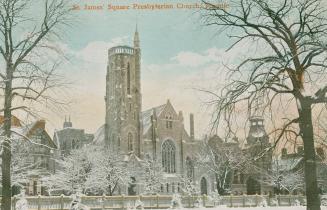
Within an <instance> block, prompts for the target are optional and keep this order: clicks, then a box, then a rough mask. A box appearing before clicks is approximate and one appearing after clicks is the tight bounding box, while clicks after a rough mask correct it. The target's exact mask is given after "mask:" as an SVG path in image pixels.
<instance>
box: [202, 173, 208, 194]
mask: <svg viewBox="0 0 327 210" xmlns="http://www.w3.org/2000/svg"><path fill="white" fill-rule="evenodd" d="M201 195H208V183H207V179H206V178H204V177H202V178H201Z"/></svg>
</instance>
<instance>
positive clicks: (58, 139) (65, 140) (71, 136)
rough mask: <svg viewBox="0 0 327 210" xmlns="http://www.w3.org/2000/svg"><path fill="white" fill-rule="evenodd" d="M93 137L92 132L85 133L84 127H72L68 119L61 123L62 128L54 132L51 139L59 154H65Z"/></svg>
mask: <svg viewBox="0 0 327 210" xmlns="http://www.w3.org/2000/svg"><path fill="white" fill-rule="evenodd" d="M93 138H94V135H93V134H87V133H85V131H84V129H77V128H73V123H72V122H71V120H70V117H69V120H68V121H67V119H66V118H65V122H64V123H63V129H61V130H56V131H55V132H54V136H53V141H54V142H55V143H56V145H57V146H58V149H59V153H60V154H59V155H63V156H64V155H67V154H69V153H70V151H71V150H73V149H78V148H80V147H82V146H83V145H86V144H89V143H90V142H92V140H93Z"/></svg>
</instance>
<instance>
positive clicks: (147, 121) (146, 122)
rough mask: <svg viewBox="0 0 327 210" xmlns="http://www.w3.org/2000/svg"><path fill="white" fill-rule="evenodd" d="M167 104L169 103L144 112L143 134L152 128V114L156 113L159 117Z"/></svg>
mask: <svg viewBox="0 0 327 210" xmlns="http://www.w3.org/2000/svg"><path fill="white" fill-rule="evenodd" d="M166 105H167V104H162V105H160V106H156V107H153V108H151V109H148V110H145V111H143V112H142V125H143V134H145V133H146V132H147V131H148V130H149V129H150V128H151V116H152V115H154V113H155V114H156V117H159V116H160V114H161V112H162V111H163V110H164V109H165V107H166Z"/></svg>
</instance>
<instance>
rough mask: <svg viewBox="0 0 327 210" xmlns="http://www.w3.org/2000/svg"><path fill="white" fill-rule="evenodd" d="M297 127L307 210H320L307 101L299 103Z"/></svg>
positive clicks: (309, 111)
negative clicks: (298, 127)
mask: <svg viewBox="0 0 327 210" xmlns="http://www.w3.org/2000/svg"><path fill="white" fill-rule="evenodd" d="M300 104H301V107H300V108H299V110H298V111H299V120H300V121H299V126H300V131H301V134H302V139H303V147H304V172H305V189H306V197H307V210H320V197H319V192H318V184H317V170H316V157H315V147H314V138H313V125H312V108H311V102H310V101H309V99H304V100H302V101H301V102H300Z"/></svg>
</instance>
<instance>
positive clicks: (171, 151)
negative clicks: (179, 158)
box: [161, 140, 176, 173]
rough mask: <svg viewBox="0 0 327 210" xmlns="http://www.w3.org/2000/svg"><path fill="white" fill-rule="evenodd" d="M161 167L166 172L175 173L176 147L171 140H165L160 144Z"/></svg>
mask: <svg viewBox="0 0 327 210" xmlns="http://www.w3.org/2000/svg"><path fill="white" fill-rule="evenodd" d="M161 154H162V167H163V169H164V171H165V172H167V173H175V172H176V164H175V154H176V147H175V145H174V143H173V141H171V140H166V141H165V142H164V143H163V144H162V151H161Z"/></svg>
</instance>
